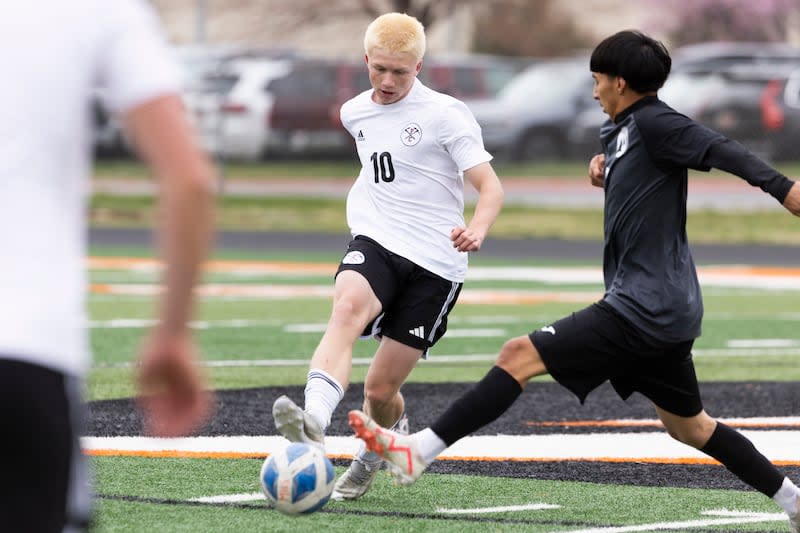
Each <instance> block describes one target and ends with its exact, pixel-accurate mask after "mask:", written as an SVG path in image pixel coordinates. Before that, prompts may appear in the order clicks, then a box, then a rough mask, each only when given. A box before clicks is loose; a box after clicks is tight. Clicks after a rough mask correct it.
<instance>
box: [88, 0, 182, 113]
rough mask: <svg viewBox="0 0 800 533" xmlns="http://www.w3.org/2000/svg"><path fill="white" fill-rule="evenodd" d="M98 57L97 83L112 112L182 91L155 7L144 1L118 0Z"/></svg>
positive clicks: (178, 73)
mask: <svg viewBox="0 0 800 533" xmlns="http://www.w3.org/2000/svg"><path fill="white" fill-rule="evenodd" d="M109 4H113V7H112V8H110V9H109V10H108V12H107V13H106V14H105V15H106V16H107V17H109V24H108V25H107V28H108V32H107V34H106V38H105V42H106V46H105V47H104V49H103V51H102V53H101V54H100V57H99V65H98V78H99V79H98V83H99V85H100V87H101V88H102V89H104V91H105V94H106V101H107V103H108V105H109V107H110V108H111V110H112V111H114V112H118V113H120V112H121V113H124V112H126V111H128V110H130V109H132V108H134V107H136V106H138V105H140V104H143V103H145V102H147V101H149V100H151V99H154V98H157V97H159V96H163V95H166V94H175V93H179V92H180V90H181V75H180V70H179V68H178V67H177V65H176V63H175V62H174V60H173V57H172V53H171V51H170V49H169V46H168V45H167V43H166V39H165V38H164V35H163V33H162V30H161V27H160V24H159V21H158V17H157V16H156V14H155V12H154V11H153V9H152V8H151V7H150V6H149V5H148V4H146V3H145V2H143V1H141V0H117V1H115V2H113V3H109Z"/></svg>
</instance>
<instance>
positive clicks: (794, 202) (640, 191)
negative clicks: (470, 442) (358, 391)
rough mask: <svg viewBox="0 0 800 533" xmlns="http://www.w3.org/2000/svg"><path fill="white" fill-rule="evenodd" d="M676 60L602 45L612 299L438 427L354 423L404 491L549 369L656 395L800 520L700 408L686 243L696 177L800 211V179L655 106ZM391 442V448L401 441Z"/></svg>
mask: <svg viewBox="0 0 800 533" xmlns="http://www.w3.org/2000/svg"><path fill="white" fill-rule="evenodd" d="M670 67H671V59H670V56H669V54H668V52H667V50H666V49H665V48H664V46H663V45H662V44H661V43H659V42H658V41H655V40H653V39H651V38H650V37H648V36H646V35H644V34H642V33H639V32H636V31H624V32H620V33H617V34H615V35H613V36H611V37H608V38H607V39H605V40H604V41H603V42H601V43H600V44H599V45H598V46H597V48H595V50H594V52H593V54H592V56H591V60H590V70H591V73H592V77H593V78H594V80H595V87H594V98H595V99H596V100H598V101H599V103H600V105H601V106H602V107H603V111H605V113H606V114H607V115H608V116H609V119H610V120H609V121H607V122H606V124H604V125H603V127H602V129H601V132H600V137H601V141H602V145H603V150H604V153H602V154H598V155H596V156H595V157H594V158H593V159H592V160H591V162H590V164H589V176H590V180H591V184H592V185H594V186H597V187H603V188H604V189H605V212H604V218H605V223H604V232H605V235H604V240H605V246H604V252H603V272H604V278H605V289H606V292H605V295H604V296H603V298H602V300H600V301H598V302H596V303H595V304H593V305H591V306H589V307H588V308H586V309H583V310H581V311H578V312H576V313H574V314H572V315H570V316H568V317H566V318H564V319H561V320H558V321H556V322H554V323H552V324H549V325H547V326H545V327H543V328H541V329H539V330H536V331H533V332H532V333H530V334H528V335H525V336H521V337H516V338H513V339H511V340H509V341H507V342H506V343H505V344H504V346H503V347H502V349H501V351H500V354H499V356H498V358H497V361H496V365H495V366H494V367H493V368H492V369H491V370H490V371H489V373H488V374H487V375H486V376H485V377H484V378H483V380H482V381H480V382H478V383H477V384H476V385H475V386H474V387H473V388H472V389H471V390H470V391H468V392H467V393H465V394H464V395H463V396H462V397H461V398H459V399H458V400H456V401H455V402H454V403H453V404H451V406H450V408H449V409H448V410H447V411H446V412H445V413H444V414H443V415H441V416H440V417H439V418H438V419H437V420H436V421H435V422H434V423H433V424H432V425H431V426H430V427H429V428H426V429H424V430H422V431H420V432H418V433H415V434H413V435H409V436H403V435H398V434H396V433H394V432H392V431H389V430H385V429H383V428H381V427H380V426H379V425H377V424H376V423H375V421H373V420H371V419H370V418H369V417H368V416H367V415H365V414H364V413H362V412H359V411H352V412H351V413H350V417H349V421H350V424H351V426H352V428H353V429H354V430H355V432H356V433H357V435H358V436H359V437H360V438H361V439H363V440H365V441H366V443H367V447H368V448H369V449H371V450H373V451H375V452H377V453H379V454H380V455H381V456H383V457H384V458H385V459H387V461H388V464H389V466H390V468H391V469H392V470H393V471H394V472H395V474H396V476H397V477H398V480H399V481H400V482H401V483H403V484H409V483H412V482H414V481H415V480H416V479H417V478H418V477H419V476H420V475H421V474H422V471H423V470H424V469H425V468H426V467H427V466H428V465H429V464H430V463H431V462H432V461H433V460H434V459H435V458H436V456H437V455H439V454H440V453H441V452H442V451H444V450H445V449H446V448H447V447H448V446H450V445H452V444H453V443H455V442H456V441H457V440H459V439H460V438H462V437H464V436H466V435H469V434H470V433H472V432H474V431H476V430H477V429H479V428H481V427H483V426H485V425H486V424H488V423H490V422H492V421H493V420H495V419H496V418H497V417H498V416H500V415H501V414H502V413H504V412H505V411H506V410H507V409H508V408H509V407H510V406H511V405H512V403H513V402H514V401H515V400H516V398H517V397H518V396H519V395H520V393H521V392H522V389H523V387H524V386H525V385H526V384H527V383H528V381H529V380H530V379H531V378H533V377H534V376H539V375H543V374H546V373H549V374H550V375H551V376H552V377H553V378H554V379H555V380H556V381H558V382H559V383H561V384H562V385H563V386H565V387H566V388H568V389H569V390H570V391H572V392H573V393H574V394H575V395H576V396H577V397H578V398H579V399H580V401H581V403H583V401H584V400H585V399H586V396H587V395H588V394H589V392H590V391H591V390H593V389H594V388H596V387H597V386H599V385H600V384H602V383H603V382H605V381H607V380H609V381H610V382H611V384H612V385H613V387H614V389H615V390H616V391H617V393H618V394H619V395H620V396H621V397H622V398H623V399H624V398H627V397H628V396H630V395H631V394H632V393H633V392H635V391H636V392H639V393H641V394H643V395H644V396H646V397H647V398H648V399H649V400H650V401H651V402H652V403H653V405H654V407H655V411H656V413H657V415H658V417H659V418H660V419H661V421H662V422H663V424H664V427H665V428H666V429H667V431H668V432H669V434H670V435H671V436H672V437H673V438H675V439H677V440H678V441H680V442H683V443H685V444H688V445H689V446H692V447H694V448H696V449H698V450H700V451H702V452H703V453H705V454H707V455H709V456H711V457H713V458H714V459H716V460H717V461H719V462H720V463H722V464H723V465H724V466H725V467H727V469H728V470H730V471H731V472H732V473H733V474H735V475H736V476H737V477H738V478H739V479H741V480H742V481H744V482H745V483H747V484H748V485H750V486H751V487H753V488H755V489H756V490H758V491H760V492H762V493H763V494H765V495H766V496H769V497H771V498H773V499H774V500H775V501H776V502H777V503H778V504H779V505H780V506H781V507H782V508H783V509H784V510H785V511H786V513H787V514H788V515H789V517H790V524H791V527H792V530H793V531H797V529H798V523H799V522H800V516H799V515H798V513H799V512H800V491H798V488H797V487H796V486H795V485H794V484H793V483H792V482H791V481H790V480H789V479H788V478H786V477H785V476H784V475H783V474H782V473H781V472H780V471H778V469H777V468H776V467H775V466H774V465H773V464H772V463H770V461H769V460H768V459H767V458H766V457H764V455H762V454H761V453H760V452H759V451H758V450H756V448H755V447H754V446H753V444H752V443H751V442H750V441H749V440H748V439H747V438H746V437H745V436H743V435H742V434H741V433H739V432H738V431H735V430H733V429H731V428H730V427H728V426H727V425H725V424H723V423H721V422H718V421H716V420H714V419H713V418H711V417H710V416H709V415H708V414H707V413H706V412H705V410H704V409H703V403H702V401H701V398H700V391H699V386H698V382H697V377H696V375H695V370H694V363H693V361H692V353H691V350H692V345H693V343H694V340H695V339H696V338H697V337H698V336H699V335H700V326H701V321H702V317H703V302H702V295H701V292H700V284H699V282H698V278H697V273H696V271H695V266H694V261H693V259H692V255H691V253H690V250H689V244H688V242H687V236H686V196H687V179H688V172H687V171H688V169H690V168H691V169H696V170H704V171H707V170H709V169H710V168H718V169H721V170H725V171H727V172H730V173H733V174H735V175H737V176H740V177H742V178H744V179H745V180H747V182H748V183H750V184H751V185H754V186H758V187H760V188H761V189H762V190H763V191H765V192H767V193H768V194H770V195H772V196H773V197H774V198H775V199H776V200H778V202H780V203H782V205H783V206H784V207H785V208H786V209H787V210H788V211H789V212H790V213H792V214H794V215H796V216H800V185H799V184H797V183H794V182H793V181H791V180H789V179H787V178H786V177H785V176H783V175H782V174H780V173H779V172H777V171H776V170H774V169H773V168H771V167H769V166H768V165H767V164H765V163H764V162H762V161H761V160H759V159H758V158H756V157H755V156H754V155H753V154H751V153H750V152H749V151H747V150H746V149H745V148H744V147H743V146H742V145H741V144H739V143H737V142H735V141H732V140H729V139H727V138H725V137H723V136H722V135H720V134H719V133H717V132H715V131H713V130H710V129H708V128H706V127H704V126H701V125H699V124H697V123H695V122H693V121H692V120H690V119H689V118H687V117H686V116H684V115H681V114H680V113H678V112H676V111H675V110H673V109H671V108H670V107H669V106H667V105H666V104H664V103H663V102H661V101H660V100H659V99H658V96H657V91H658V90H659V89H660V88H661V86H662V85H663V83H664V81H665V80H666V79H667V76H668V75H669V71H670ZM390 444H391V445H390Z"/></svg>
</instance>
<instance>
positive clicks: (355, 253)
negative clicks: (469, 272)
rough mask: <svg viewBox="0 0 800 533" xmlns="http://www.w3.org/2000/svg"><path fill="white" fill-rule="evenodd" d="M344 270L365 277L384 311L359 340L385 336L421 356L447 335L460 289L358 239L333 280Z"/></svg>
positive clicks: (406, 260) (383, 249) (382, 248)
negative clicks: (450, 315) (365, 337)
mask: <svg viewBox="0 0 800 533" xmlns="http://www.w3.org/2000/svg"><path fill="white" fill-rule="evenodd" d="M343 270H353V271H355V272H358V273H359V274H361V275H362V276H364V278H366V280H367V281H368V282H369V285H370V287H372V291H373V292H374V293H375V296H376V297H377V298H378V300H379V301H380V302H381V306H382V307H383V311H382V313H381V314H380V315H379V316H378V317H377V318H375V320H373V321H372V323H370V324H368V325H367V327H366V328H365V329H364V333H363V335H364V336H373V337H376V338H380V337H381V336H383V335H385V336H386V337H388V338H390V339H394V340H396V341H397V342H399V343H401V344H405V345H406V346H411V347H412V348H418V349H420V350H422V351H423V352H424V353H427V350H428V348H430V347H431V346H433V345H434V344H436V342H437V341H438V340H439V339H440V338H441V337H442V335H444V333H445V331H447V316H448V314H449V313H450V310H451V309H453V306H454V305H455V303H456V300H458V295H459V293H460V292H461V287H462V285H463V284H462V283H458V282H454V281H450V280H447V279H444V278H443V277H441V276H438V275H436V274H434V273H433V272H430V271H429V270H426V269H424V268H422V267H420V266H418V265H417V264H415V263H413V262H411V261H409V260H408V259H406V258H404V257H401V256H399V255H397V254H395V253H392V252H390V251H389V250H387V249H386V248H384V247H383V246H381V245H380V244H378V243H377V242H375V241H374V240H372V239H370V238H368V237H364V236H360V235H359V236H357V237H356V238H355V239H353V240H352V241H350V244H349V245H348V247H347V253H346V254H345V256H344V258H343V259H342V262H341V263H340V265H339V268H338V270H337V271H336V275H338V274H339V272H342V271H343Z"/></svg>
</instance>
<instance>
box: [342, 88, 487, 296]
mask: <svg viewBox="0 0 800 533" xmlns="http://www.w3.org/2000/svg"><path fill="white" fill-rule="evenodd" d="M341 119H342V124H343V125H344V127H345V128H346V129H347V131H349V132H350V134H351V135H352V136H353V138H354V139H355V142H356V148H357V149H358V157H359V159H360V160H361V172H360V173H359V175H358V178H357V179H356V181H355V183H354V184H353V187H352V188H351V189H350V193H349V194H348V197H347V222H348V224H349V226H350V231H351V233H352V234H353V236H356V235H364V236H366V237H369V238H371V239H373V240H375V241H376V242H378V243H380V244H381V245H382V246H383V247H384V248H386V249H387V250H390V251H392V252H394V253H396V254H398V255H400V256H402V257H405V258H406V259H408V260H410V261H412V262H414V263H416V264H417V265H419V266H421V267H423V268H425V269H427V270H430V271H431V272H433V273H434V274H437V275H439V276H441V277H443V278H445V279H447V280H450V281H456V282H462V281H464V276H465V275H466V272H467V254H466V253H465V252H459V251H457V250H456V249H455V248H453V243H452V242H451V241H450V231H451V230H452V229H453V228H454V227H456V226H463V225H464V175H463V172H464V171H465V170H469V169H470V168H472V167H474V166H476V165H478V164H480V163H484V162H486V161H490V160H491V159H492V156H491V155H490V154H489V153H488V152H486V150H485V149H484V147H483V139H482V137H481V130H480V126H478V123H477V121H476V120H475V118H474V117H473V116H472V113H471V112H470V111H469V109H468V108H467V106H466V105H464V103H463V102H461V101H459V100H456V99H455V98H452V97H450V96H447V95H445V94H441V93H437V92H436V91H433V90H431V89H429V88H428V87H426V86H425V85H423V84H422V82H420V81H419V80H415V81H414V85H413V87H412V88H411V91H409V93H408V94H407V95H406V96H405V98H403V99H402V100H400V101H398V102H395V103H393V104H388V105H382V104H378V103H375V102H374V101H373V100H372V90H371V89H370V90H368V91H365V92H363V93H361V94H359V95H358V96H356V97H354V98H352V99H351V100H349V101H347V102H345V103H344V105H343V106H342V109H341Z"/></svg>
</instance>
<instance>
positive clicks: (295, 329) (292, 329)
mask: <svg viewBox="0 0 800 533" xmlns="http://www.w3.org/2000/svg"><path fill="white" fill-rule="evenodd" d="M327 327H328V325H327V324H321V323H320V324H289V325H287V326H285V327H284V328H283V330H284V331H285V332H287V333H325V329H326V328H327ZM507 335H508V332H507V331H506V330H505V329H500V328H469V329H465V328H448V329H447V333H446V336H447V337H448V338H456V337H458V338H469V337H505V336H507Z"/></svg>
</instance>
